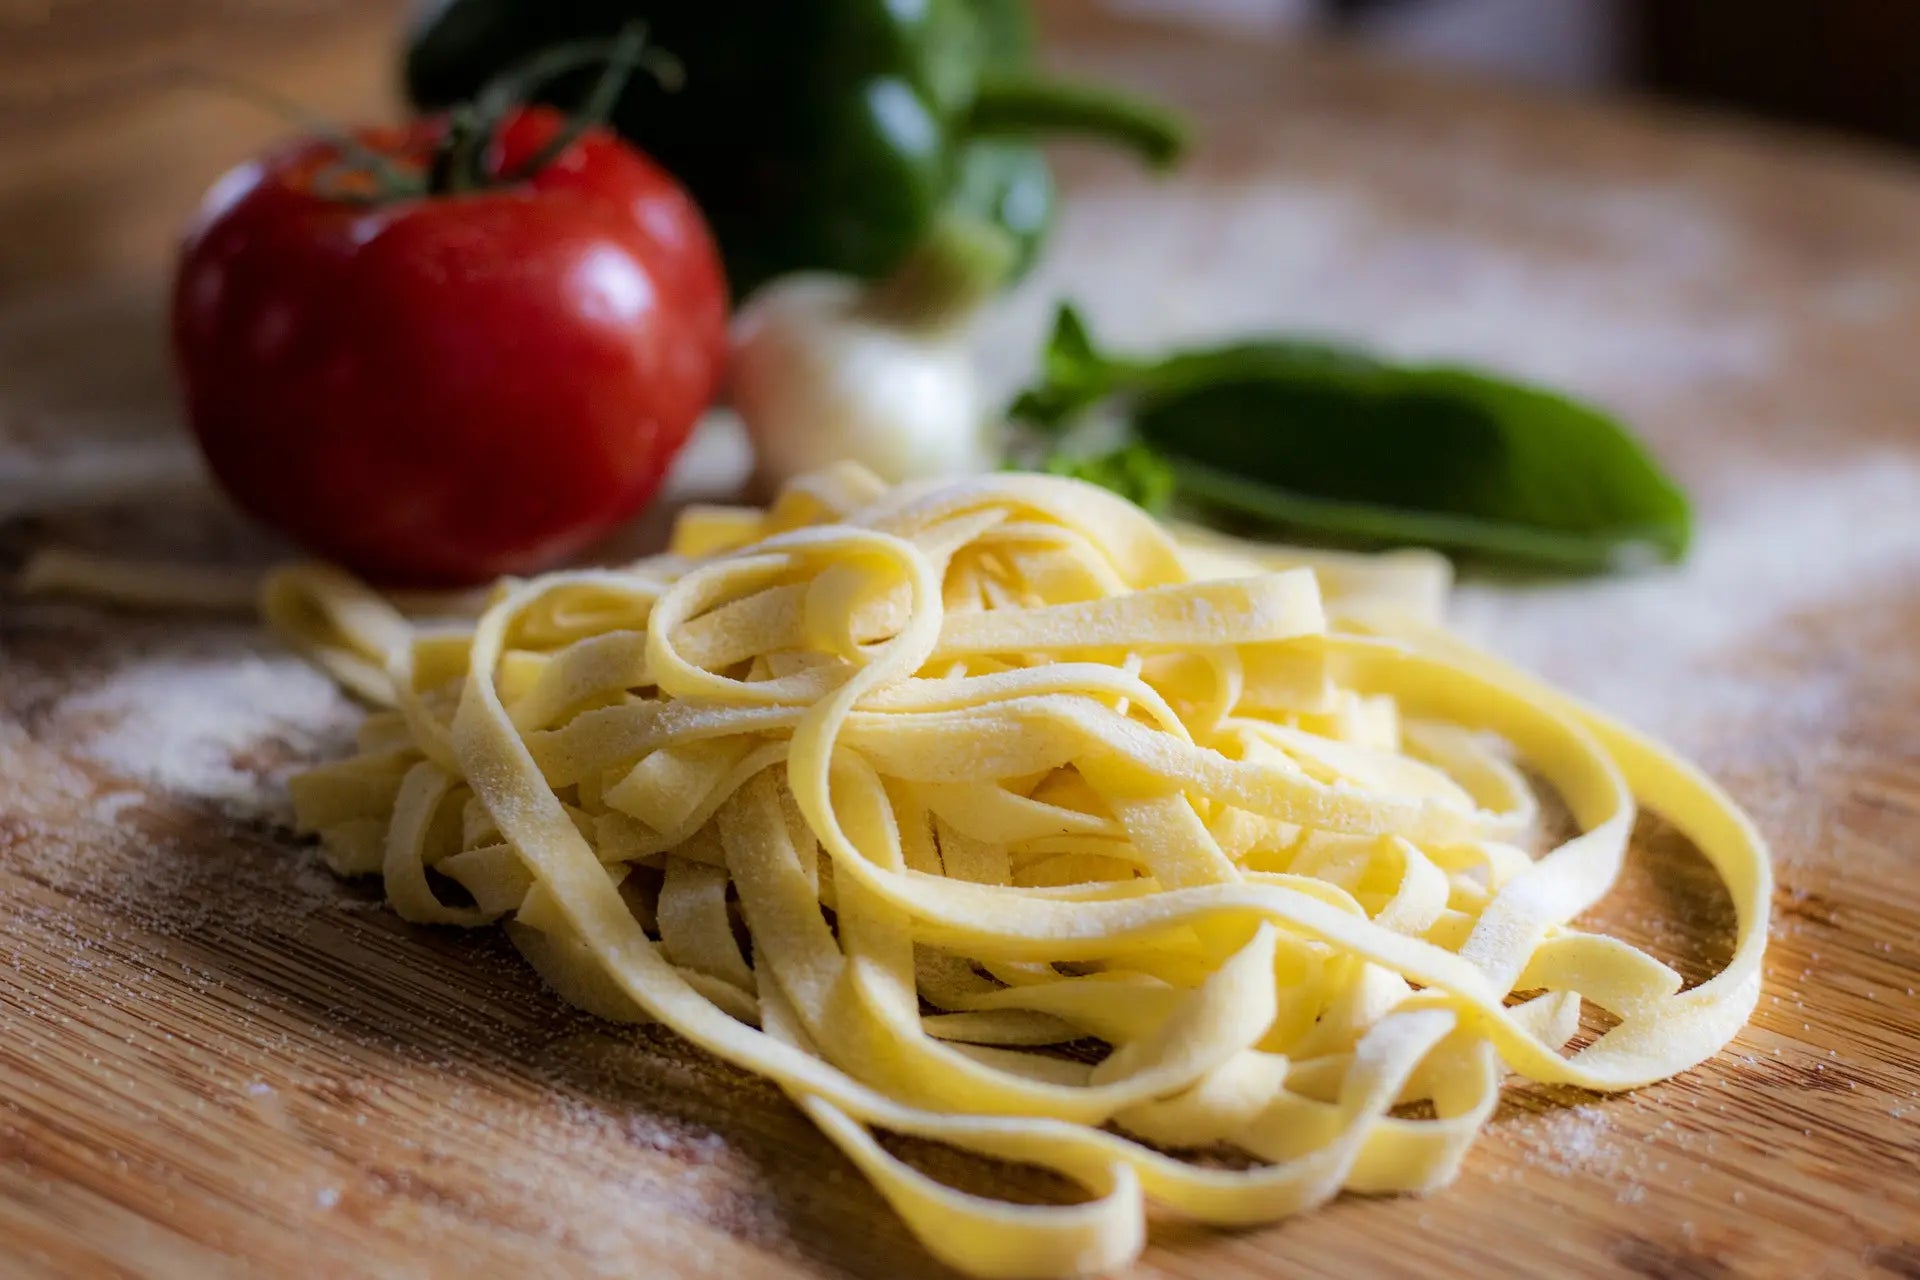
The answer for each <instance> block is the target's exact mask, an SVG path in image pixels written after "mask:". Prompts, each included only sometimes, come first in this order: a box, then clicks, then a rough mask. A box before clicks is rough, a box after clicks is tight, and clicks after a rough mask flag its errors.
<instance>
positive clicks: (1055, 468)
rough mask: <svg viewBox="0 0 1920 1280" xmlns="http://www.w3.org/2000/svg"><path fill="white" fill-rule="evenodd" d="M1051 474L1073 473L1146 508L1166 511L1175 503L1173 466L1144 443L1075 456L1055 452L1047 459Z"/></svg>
mask: <svg viewBox="0 0 1920 1280" xmlns="http://www.w3.org/2000/svg"><path fill="white" fill-rule="evenodd" d="M1045 470H1046V471H1047V472H1048V473H1049V474H1050V475H1056V476H1072V477H1073V478H1074V479H1076V480H1085V481H1088V482H1089V483H1092V484H1097V485H1099V486H1100V487H1101V488H1102V489H1111V490H1113V492H1115V493H1117V494H1119V495H1120V496H1121V497H1123V498H1125V499H1127V500H1128V501H1129V502H1131V503H1133V504H1134V505H1135V506H1137V507H1139V508H1140V509H1141V510H1143V511H1150V512H1152V513H1153V514H1155V515H1162V514H1164V513H1165V512H1166V511H1167V509H1168V508H1169V507H1170V506H1171V505H1172V504H1173V494H1174V488H1175V480H1174V472H1173V467H1172V466H1171V465H1169V464H1168V462H1167V460H1166V459H1165V458H1162V457H1161V456H1160V455H1159V454H1158V453H1155V452H1154V451H1153V450H1152V449H1149V448H1148V447H1147V446H1146V445H1143V444H1130V445H1125V446H1123V447H1121V448H1119V449H1115V450H1113V451H1112V452H1111V453H1100V454H1094V455H1091V456H1089V457H1074V456H1071V455H1068V454H1058V453H1057V454H1054V455H1053V456H1052V457H1049V458H1048V459H1047V460H1046V464H1045Z"/></svg>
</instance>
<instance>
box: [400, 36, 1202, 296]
mask: <svg viewBox="0 0 1920 1280" xmlns="http://www.w3.org/2000/svg"><path fill="white" fill-rule="evenodd" d="M635 20H639V21H642V22H644V23H646V24H647V28H648V35H649V39H650V41H651V42H652V43H653V44H654V45H655V46H656V47H658V48H661V49H663V50H665V51H667V52H668V53H671V54H672V55H674V56H675V57H676V58H677V59H678V60H679V61H680V63H681V64H682V65H683V66H684V68H685V77H684V83H683V84H681V85H680V86H679V87H677V88H676V89H673V90H671V91H670V90H667V89H664V88H662V87H661V86H660V85H659V84H656V83H653V82H651V81H649V80H647V79H645V78H641V79H636V80H635V81H634V82H633V83H632V84H631V85H630V86H629V87H628V88H627V90H626V92H625V94H624V95H623V96H622V98H621V100H620V102H619V104H618V105H617V106H616V108H615V110H614V113H613V116H612V120H613V123H614V125H615V126H616V127H617V128H618V129H619V130H620V132H621V133H623V134H624V135H625V136H626V137H627V138H629V139H631V140H632V141H633V142H634V143H635V144H636V145H637V146H639V147H640V148H641V149H642V150H644V151H646V152H647V153H648V154H649V155H651V156H653V157H654V158H655V159H657V160H658V161H659V162H660V163H661V164H663V165H665V166H666V167H667V168H668V169H670V170H671V171H672V172H673V173H675V174H676V175H677V176H678V177H679V178H680V179H681V181H682V182H684V183H685V184H686V185H687V187H688V189H689V190H690V191H692V193H693V195H694V198H695V199H696V200H698V201H699V202H700V205H701V207H702V209H703V210H704V211H705V212H706V214H707V217H708V220H709V221H710V222H711V223H712V225H713V228H714V232H715V234H716V235H717V236H718V238H719V241H720V247H721V251H722V254H723V255H724V256H725V258H726V262H727V271H728V275H729V277H730V279H731V282H732V284H733V288H734V291H735V293H736V296H744V295H745V294H747V293H748V292H750V291H751V290H752V289H753V288H754V287H755V286H757V285H759V284H760V283H762V282H764V281H765V280H767V279H770V278H771V277H773V276H776V275H781V274H785V273H787V272H790V271H799V270H827V271H836V272H842V273H845V274H849V275H854V276H859V277H862V278H866V279H876V278H879V277H881V276H884V275H886V274H888V273H889V272H890V271H892V270H893V269H894V268H895V267H897V266H899V264H900V263H901V262H902V261H904V260H905V259H906V257H907V255H908V254H909V253H911V252H912V251H913V250H914V249H915V248H916V247H917V246H919V245H920V244H921V243H922V242H923V241H924V240H925V239H926V237H927V236H928V234H929V233H930V232H931V230H932V228H933V227H934V226H935V225H936V223H938V222H940V221H941V220H942V219H946V218H952V217H962V218H972V219H975V220H977V221H979V222H980V223H982V224H984V225H987V226H991V227H994V228H997V229H998V230H999V231H1000V232H1002V233H1004V234H1005V235H1006V236H1008V237H1009V238H1010V240H1011V242H1012V247H1013V254H1012V259H1013V263H1014V268H1013V273H1014V274H1015V275H1018V274H1019V273H1021V272H1023V271H1024V270H1025V269H1026V268H1027V267H1028V266H1030V265H1031V263H1032V261H1033V259H1034V257H1035V255H1036V253H1037V251H1038V249H1039V246H1040V243H1041V241H1042V240H1043V239H1044V237H1045V235H1046V232H1047V230H1048V227H1049V225H1050V223H1051V214H1052V209H1053V204H1054V189H1053V181H1052V177H1051V175H1050V174H1049V172H1048V169H1047V164H1046V161H1045V159H1044V158H1043V157H1042V156H1041V155H1040V153H1039V151H1038V150H1037V149H1036V148H1035V146H1034V145H1033V142H1032V139H1034V138H1036V137H1038V136H1041V135H1046V134H1055V133H1075V134H1080V135H1084V136H1091V137H1096V138H1104V139H1107V140H1109V141H1112V142H1114V143H1116V144H1118V145H1122V146H1126V147H1129V148H1131V149H1132V150H1134V151H1135V152H1137V153H1138V154H1139V155H1141V156H1142V157H1143V158H1144V159H1145V160H1147V161H1148V162H1149V163H1151V164H1154V165H1165V164H1169V163H1171V162H1172V161H1173V160H1174V159H1175V158H1176V157H1177V155H1178V154H1179V152H1180V149H1181V146H1182V141H1183V140H1182V135H1181V128H1180V125H1179V123H1178V121H1177V120H1175V119H1174V118H1173V117H1171V116H1170V115H1169V114H1167V113H1166V112H1165V111H1163V110H1161V109H1160V108H1158V107H1156V106H1153V105H1150V104H1147V103H1143V102H1140V101H1138V100H1135V99H1132V98H1128V97H1125V96H1123V95H1120V94H1116V93H1113V92H1111V91H1109V90H1106V89H1104V88H1100V87H1096V86H1089V85H1082V84H1077V83H1071V82H1064V81H1060V80H1055V79H1052V78H1049V77H1046V76H1042V75H1040V74H1039V73H1037V72H1036V71H1035V70H1034V66H1033V33H1032V25H1031V20H1030V15H1029V13H1028V7H1027V0H779V2H769V0H758V2H755V3H748V2H747V0H710V2H709V3H707V4H702V5H692V4H687V3H685V0H438V2H437V3H433V4H430V5H429V6H428V7H427V9H426V10H425V11H424V12H423V13H422V15H421V20H420V21H419V22H418V23H417V24H416V26H415V28H414V30H413V32H412V34H411V38H410V39H409V42H408V47H407V54H406V67H405V70H406V84H407V91H408V93H409V95H410V96H411V97H412V98H413V100H414V101H415V102H416V103H418V104H419V105H421V106H423V107H438V106H444V105H447V104H450V103H453V102H457V101H461V100H463V99H465V98H468V97H470V96H472V95H473V94H474V93H475V92H477V91H478V90H479V89H480V87H481V86H482V85H484V84H485V83H486V82H487V81H488V80H490V79H491V78H493V77H494V76H495V75H497V74H498V73H500V72H501V71H502V70H504V69H506V68H508V67H510V66H513V65H514V64H516V63H518V62H520V61H521V60H523V59H524V58H526V57H527V55H528V54H529V53H532V52H535V51H537V50H540V49H543V48H548V47H551V46H553V45H556V44H562V43H567V42H571V41H577V40H583V39H596V38H604V37H607V36H609V35H612V34H614V33H615V32H617V31H619V30H620V29H621V28H622V27H623V26H624V25H625V24H627V23H630V22H633V21H635ZM588 79H589V77H587V76H586V75H584V74H583V75H578V76H573V77H563V78H560V79H558V80H555V81H553V82H552V83H550V84H549V85H547V86H546V87H544V88H543V89H542V90H541V95H540V96H542V97H543V98H546V99H547V100H549V101H554V102H558V103H561V104H563V105H565V104H569V103H571V102H573V101H575V100H577V99H578V97H579V96H580V94H581V93H582V92H583V90H584V88H585V86H586V83H587V80H588Z"/></svg>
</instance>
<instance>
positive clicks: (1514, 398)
mask: <svg viewBox="0 0 1920 1280" xmlns="http://www.w3.org/2000/svg"><path fill="white" fill-rule="evenodd" d="M1114 397H1120V398H1122V400H1123V402H1124V403H1125V404H1126V406H1127V407H1128V409H1129V411H1130V417H1129V422H1130V428H1131V434H1132V436H1133V437H1134V438H1135V439H1136V440H1138V441H1140V442H1143V443H1145V444H1146V445H1149V446H1151V448H1152V449H1153V450H1154V451H1155V452H1156V453H1157V454H1158V455H1159V456H1160V457H1161V458H1162V459H1164V460H1165V462H1166V463H1167V464H1168V465H1169V467H1170V468H1171V470H1172V473H1173V475H1174V478H1175V481H1176V490H1177V494H1178V497H1179V498H1180V499H1181V500H1182V501H1183V502H1184V503H1186V504H1188V505H1196V506H1198V507H1200V508H1202V509H1203V510H1204V511H1207V512H1211V513H1213V514H1214V515H1215V516H1216V517H1219V518H1221V519H1225V520H1229V521H1237V522H1239V523H1242V524H1245V523H1255V524H1260V525H1269V526H1279V527H1282V528H1284V529H1286V530H1287V531H1288V532H1289V533H1290V534H1293V535H1295V536H1297V535H1300V534H1319V535H1326V536H1331V537H1335V538H1338V539H1341V540H1345V541H1364V542H1373V543H1413V544H1421V545H1428V546H1436V547H1443V548H1448V549H1452V550H1456V551H1463V552H1469V553H1474V554H1479V555H1483V556H1487V557H1491V558H1497V559H1501V560H1507V561H1513V562H1518V563H1523V564H1530V565H1534V566H1538V567H1543V568H1555V569H1564V570H1578V571H1594V570H1602V569H1608V568H1613V567H1617V566H1619V565H1620V564H1622V563H1623V562H1626V561H1630V560H1632V559H1634V558H1635V557H1636V556H1644V555H1645V554H1647V553H1648V552H1651V553H1653V554H1655V555H1658V556H1661V557H1664V558H1666V559H1669V560H1678V559H1679V558H1680V557H1681V556H1683V555H1684V554H1685V553H1686V550H1687V546H1688V542H1689V540H1690V537H1691V515H1690V512H1689V510H1688V505H1687V500H1686V497H1685V495H1684V494H1683V493H1682V492H1681V491H1680V489H1679V488H1678V486H1676V485H1675V484H1674V482H1673V481H1672V480H1671V479H1670V478H1668V476H1667V475H1666V474H1665V472H1663V471H1662V470H1661V469H1660V466H1659V464H1658V463H1657V462H1655V461H1654V459H1653V458H1652V456H1651V455H1650V454H1648V452H1647V451H1646V449H1645V448H1644V446H1642V445H1641V444H1640V442H1639V441H1638V440H1637V439H1636V438H1635V437H1634V436H1633V434H1632V433H1631V432H1630V431H1628V430H1627V428H1626V427H1624V426H1623V425H1622V424H1620V423H1619V422H1618V421H1616V420H1615V419H1613V418H1612V417H1610V416H1608V415H1607V414H1605V413H1603V412H1601V411H1600V410H1598V409H1595V408H1593V407H1590V406H1588V405H1585V404H1581V403H1579V402H1578V401H1575V400H1572V399H1570V398H1568V397H1566V396H1562V395H1558V394H1555V393H1554V392H1551V391H1547V390H1543V389H1541V388H1538V387H1532V386H1527V385H1524V384H1521V383H1517V382H1512V381H1508V380H1506V379H1503V378H1499V377H1495V376H1492V375H1490V374H1486V373H1481V372H1477V371H1474V370H1470V369H1462V368H1453V367H1446V366H1409V365H1393V364H1386V363H1383V362H1381V361H1379V360H1377V359H1375V358H1373V357H1372V356H1370V355H1368V354H1366V353H1365V352H1362V351H1358V350H1355V349H1353V348H1351V347H1346V346H1341V345H1337V344H1332V343H1322V342H1313V341H1296V340H1291V339H1255V340H1251V341H1246V342H1238V343H1232V344H1227V345H1223V346H1217V347H1211V348H1205V349H1194V350H1187V351H1181V352H1176V353H1174V354H1172V355H1169V356H1166V357H1163V358H1161V359H1158V360H1138V359H1128V358H1123V357H1116V356H1114V355H1111V354H1108V353H1104V352H1102V351H1100V349H1099V348H1098V347H1097V346H1096V345H1095V343H1094V342H1093V340H1092V337H1091V336H1090V334H1089V333H1088V331H1087V328H1086V325H1085V323H1084V322H1083V321H1082V320H1081V319H1080V317H1079V316H1078V314H1077V313H1075V312H1074V311H1073V310H1072V308H1070V307H1063V308H1061V313H1060V317H1059V319H1058V321H1057V322H1056V324H1055V327H1054V334H1053V339H1052V341H1051V342H1050V343H1049V344H1048V348H1047V352H1046V357H1045V360H1044V361H1043V368H1042V376H1041V379H1040V381H1039V382H1038V383H1037V384H1036V385H1035V386H1034V387H1032V388H1030V389H1029V390H1028V391H1027V392H1026V393H1025V394H1023V395H1022V396H1021V398H1020V400H1019V402H1017V404H1016V406H1015V410H1016V416H1022V417H1025V418H1026V420H1028V421H1031V422H1036V423H1037V424H1039V425H1041V426H1043V427H1045V428H1048V429H1051V430H1055V431H1058V430H1060V429H1062V428H1063V427H1064V426H1065V425H1066V424H1067V423H1068V422H1069V421H1070V420H1071V419H1073V418H1074V417H1076V416H1078V415H1079V414H1081V413H1082V412H1084V411H1085V410H1087V409H1088V408H1090V407H1092V406H1093V405H1095V404H1097V403H1100V402H1102V401H1105V400H1108V399H1110V398H1114ZM1023 411H1024V412H1023ZM1101 474H1103V472H1102V471H1101V470H1100V469H1099V468H1094V469H1091V470H1089V471H1088V472H1087V473H1086V478H1088V479H1093V480H1095V481H1096V482H1100V476H1101ZM1109 487H1114V488H1120V485H1119V484H1118V483H1116V484H1114V485H1109ZM1120 491H1121V492H1125V491H1126V490H1125V489H1124V488H1120Z"/></svg>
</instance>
